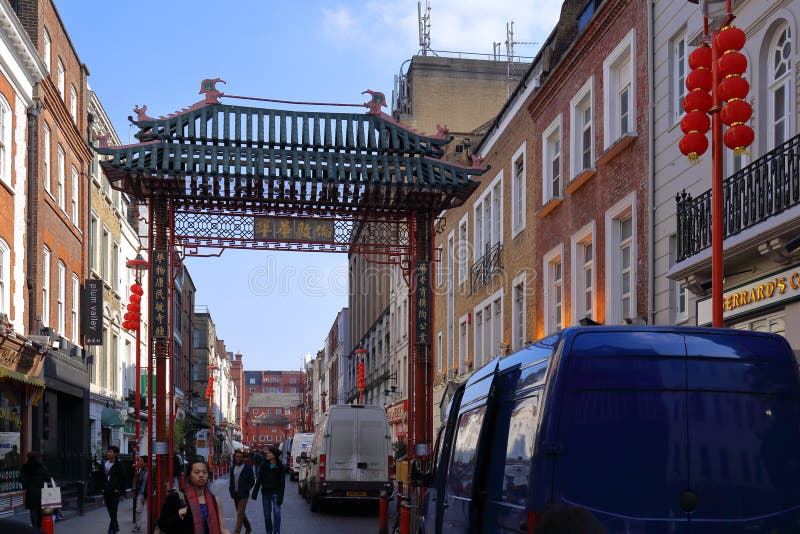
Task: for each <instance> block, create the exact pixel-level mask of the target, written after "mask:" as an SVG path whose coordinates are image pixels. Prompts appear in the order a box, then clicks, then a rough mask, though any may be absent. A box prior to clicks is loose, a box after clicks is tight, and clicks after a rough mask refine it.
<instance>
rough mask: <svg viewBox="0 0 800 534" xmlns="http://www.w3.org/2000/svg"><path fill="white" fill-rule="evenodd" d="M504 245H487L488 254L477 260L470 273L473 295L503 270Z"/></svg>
mask: <svg viewBox="0 0 800 534" xmlns="http://www.w3.org/2000/svg"><path fill="white" fill-rule="evenodd" d="M502 256H503V243H495V244H494V245H486V253H485V254H484V255H483V256H481V257H480V258H478V259H477V260H475V263H473V264H472V268H471V269H470V273H469V282H470V291H471V293H472V294H475V293H477V292H478V290H479V289H480V288H482V287H483V286H485V285H486V284H488V283H489V280H491V279H492V276H493V275H494V274H495V273H499V272H500V271H501V270H502V269H503V261H502V260H503V258H502Z"/></svg>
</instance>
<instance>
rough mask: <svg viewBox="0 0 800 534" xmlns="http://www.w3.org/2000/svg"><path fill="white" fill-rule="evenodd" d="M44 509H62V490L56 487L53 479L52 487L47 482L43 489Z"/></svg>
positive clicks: (51, 479)
mask: <svg viewBox="0 0 800 534" xmlns="http://www.w3.org/2000/svg"><path fill="white" fill-rule="evenodd" d="M42 508H61V488H59V487H58V486H56V481H55V480H53V478H52V477H51V478H50V485H49V486H48V485H47V482H45V483H44V486H43V487H42Z"/></svg>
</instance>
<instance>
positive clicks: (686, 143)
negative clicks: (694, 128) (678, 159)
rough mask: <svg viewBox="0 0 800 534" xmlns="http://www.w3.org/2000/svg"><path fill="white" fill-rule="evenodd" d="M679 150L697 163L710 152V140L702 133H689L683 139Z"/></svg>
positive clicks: (679, 144)
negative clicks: (707, 151)
mask: <svg viewBox="0 0 800 534" xmlns="http://www.w3.org/2000/svg"><path fill="white" fill-rule="evenodd" d="M678 148H680V150H681V153H682V154H683V155H684V156H686V157H687V158H689V161H692V162H697V161H698V160H699V159H700V156H702V155H703V154H705V152H706V150H708V139H706V136H705V135H703V134H701V133H700V132H692V133H688V134H686V135H684V136H683V137H682V138H681V140H680V142H679V143H678Z"/></svg>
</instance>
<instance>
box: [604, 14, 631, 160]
mask: <svg viewBox="0 0 800 534" xmlns="http://www.w3.org/2000/svg"><path fill="white" fill-rule="evenodd" d="M635 38H636V30H635V29H632V30H631V31H630V32H628V35H626V36H625V38H624V39H623V40H622V42H621V43H620V44H619V45H617V47H616V48H615V49H614V51H613V52H611V54H609V56H608V57H607V58H606V59H605V61H603V106H604V110H603V111H604V114H605V118H606V120H605V123H606V124H607V125H608V128H605V129H604V130H603V132H604V133H603V140H604V147H605V148H608V147H610V146H611V145H613V144H614V143H615V142H616V141H617V139H619V138H620V137H622V136H623V135H626V134H629V133H634V132H635V131H636V98H635V95H636V85H635V83H634V80H635V77H634V75H633V73H634V71H635V68H634V63H635V61H634V58H635V57H636V53H635Z"/></svg>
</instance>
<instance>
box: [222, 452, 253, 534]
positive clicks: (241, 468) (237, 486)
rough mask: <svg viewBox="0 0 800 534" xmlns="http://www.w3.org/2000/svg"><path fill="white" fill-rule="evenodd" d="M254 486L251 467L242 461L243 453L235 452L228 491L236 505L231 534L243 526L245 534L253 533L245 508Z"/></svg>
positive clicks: (239, 530)
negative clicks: (234, 520) (234, 524)
mask: <svg viewBox="0 0 800 534" xmlns="http://www.w3.org/2000/svg"><path fill="white" fill-rule="evenodd" d="M253 484H255V475H254V474H253V467H252V466H250V465H249V464H247V462H245V461H244V453H243V452H242V451H240V450H237V451H236V452H234V453H233V466H232V467H231V476H230V483H229V487H228V490H229V491H230V494H231V499H233V502H234V503H235V504H236V526H235V527H233V534H239V532H241V530H242V525H244V531H245V533H246V534H250V533H251V532H252V531H253V527H252V526H251V525H250V520H249V519H247V515H246V514H245V508H246V507H247V498H248V497H249V496H250V489H251V488H252V487H253Z"/></svg>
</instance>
